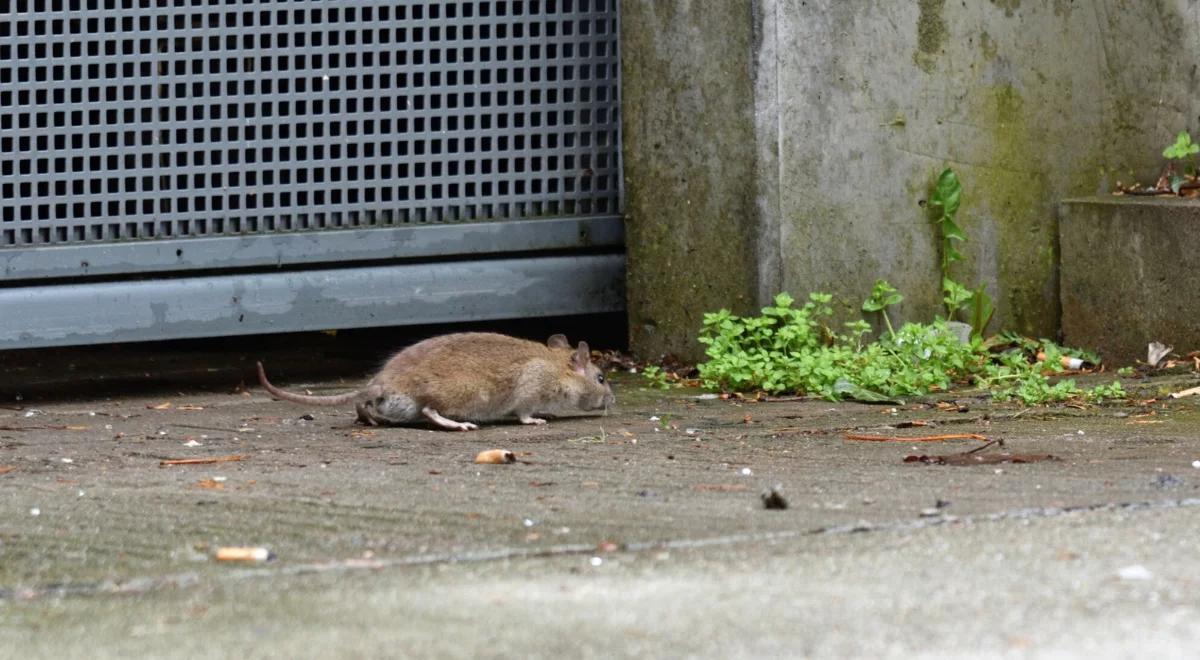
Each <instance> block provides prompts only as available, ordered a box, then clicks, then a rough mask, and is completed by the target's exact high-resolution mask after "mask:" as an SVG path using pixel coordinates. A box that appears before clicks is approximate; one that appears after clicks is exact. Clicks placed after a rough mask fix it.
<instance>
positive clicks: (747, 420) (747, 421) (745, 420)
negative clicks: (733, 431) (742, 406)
mask: <svg viewBox="0 0 1200 660" xmlns="http://www.w3.org/2000/svg"><path fill="white" fill-rule="evenodd" d="M753 422H754V419H753V418H751V417H750V413H746V415H745V416H744V417H742V423H743V424H751V423H753Z"/></svg>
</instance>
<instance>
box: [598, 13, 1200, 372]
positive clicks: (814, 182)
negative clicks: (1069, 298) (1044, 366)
mask: <svg viewBox="0 0 1200 660" xmlns="http://www.w3.org/2000/svg"><path fill="white" fill-rule="evenodd" d="M621 10H622V39H623V43H622V53H623V75H624V81H623V94H624V100H625V106H624V131H625V151H624V157H625V165H626V177H627V179H626V191H627V197H626V202H627V203H626V211H627V216H628V223H627V224H628V228H629V234H628V235H629V253H630V278H629V295H630V322H631V326H632V330H631V340H632V343H633V347H634V349H635V350H636V351H638V352H640V353H643V354H655V353H660V352H667V351H669V352H676V353H679V354H682V355H687V356H690V357H697V356H698V355H699V350H698V349H699V347H698V345H697V344H696V343H695V342H694V336H695V334H696V329H697V327H698V325H699V323H698V318H699V316H700V315H701V314H702V313H703V312H704V311H708V310H711V309H715V308H717V307H722V306H725V307H734V308H737V309H743V310H744V309H746V308H753V307H755V306H757V305H759V304H761V303H763V302H765V301H766V300H767V299H768V298H769V296H770V294H772V293H774V292H775V291H777V290H787V291H789V292H791V293H792V294H793V295H795V296H796V297H797V298H800V297H802V296H804V295H805V294H806V293H807V292H808V291H810V290H823V291H829V292H832V293H834V294H835V295H836V296H837V300H838V301H839V303H840V309H841V310H842V311H843V313H844V314H846V315H847V316H851V315H854V314H856V312H855V311H854V310H856V309H857V307H858V305H859V303H860V302H861V300H862V299H863V298H864V297H865V296H866V294H867V292H868V291H869V289H870V287H871V284H872V283H873V282H874V280H875V279H876V278H878V277H884V278H887V279H888V280H890V281H891V282H892V283H893V284H894V285H896V286H897V287H898V288H899V289H900V290H901V291H902V292H903V293H904V294H905V295H906V296H907V298H906V301H905V302H904V304H903V306H902V309H901V310H900V312H901V316H902V317H904V318H908V319H928V318H930V317H932V316H933V315H934V314H936V313H938V311H939V309H940V291H939V277H938V274H937V263H938V256H937V238H936V235H935V233H934V230H933V227H932V226H931V224H930V223H929V221H928V217H927V216H926V213H925V209H924V202H925V200H926V198H927V195H928V191H929V187H930V185H931V183H932V182H933V180H934V178H935V177H936V175H937V173H938V172H939V171H940V170H941V169H942V168H944V167H946V166H951V167H954V168H955V169H956V170H957V172H958V174H959V176H960V178H961V180H962V182H963V186H964V198H963V199H964V202H963V209H962V211H961V212H960V216H959V218H960V224H961V225H962V226H963V227H964V229H965V230H966V232H967V234H968V236H969V238H970V241H969V243H968V244H967V245H966V246H965V247H964V249H963V252H964V253H965V254H966V255H967V260H966V261H965V262H964V263H960V264H958V265H957V266H956V268H957V270H956V275H957V277H958V279H959V280H960V281H962V282H964V283H965V284H969V285H971V284H975V283H977V282H986V283H987V284H988V289H989V291H990V293H991V294H992V296H993V298H995V299H996V302H997V306H998V313H997V317H996V321H995V323H994V324H993V326H992V330H999V329H1002V328H1005V329H1013V330H1018V331H1021V332H1025V333H1028V334H1032V335H1037V336H1053V335H1054V334H1056V333H1057V331H1058V327H1059V306H1060V303H1059V299H1058V281H1057V250H1058V248H1057V244H1056V235H1057V219H1056V214H1055V207H1056V204H1057V202H1058V201H1059V200H1060V199H1062V198H1064V197H1069V196H1077V195H1086V194H1091V193H1095V192H1100V191H1105V190H1108V189H1109V188H1110V187H1111V185H1112V184H1113V183H1114V182H1115V181H1116V180H1121V179H1123V180H1130V179H1132V178H1134V177H1135V175H1136V176H1141V177H1142V178H1151V177H1153V176H1154V175H1155V174H1156V170H1157V168H1158V167H1159V166H1160V164H1161V159H1160V156H1159V153H1160V152H1161V150H1162V148H1163V146H1165V145H1166V144H1167V143H1168V142H1170V141H1171V139H1172V138H1173V136H1174V134H1175V133H1176V132H1177V131H1179V130H1180V129H1183V128H1191V129H1193V131H1194V130H1195V129H1196V128H1197V123H1198V118H1197V113H1198V111H1200V95H1198V94H1197V91H1200V89H1198V84H1197V75H1198V74H1197V71H1196V68H1195V67H1194V66H1193V60H1194V59H1195V57H1194V56H1195V54H1196V53H1200V2H1198V1H1197V0H1161V1H1150V0H1146V1H1138V2H1132V1H1130V0H1089V1H1088V2H1071V1H1070V0H1044V1H1039V2H1033V1H1032V0H1026V1H1024V2H1022V1H1021V0H991V1H988V2H984V1H982V0H981V1H979V2H966V3H963V2H953V1H950V2H947V1H946V0H915V1H911V2H868V1H866V0H808V1H807V2H798V1H790V2H785V1H783V0H745V1H742V2H736V1H734V0H729V1H722V2H703V3H702V2H699V1H692V2H689V1H687V0H624V1H623V2H622V4H621ZM697 202H699V203H697ZM698 232H704V233H706V234H705V236H703V237H701V236H699V235H698ZM708 232H712V233H715V234H716V235H708V234H707V233H708ZM664 271H670V272H671V274H670V275H664ZM684 273H686V274H684ZM693 287H699V290H700V293H699V294H697V293H696V289H694V288H693ZM747 296H749V298H750V299H748V298H747ZM684 310H687V311H684ZM645 328H653V333H650V332H647V331H645V330H644V329H645Z"/></svg>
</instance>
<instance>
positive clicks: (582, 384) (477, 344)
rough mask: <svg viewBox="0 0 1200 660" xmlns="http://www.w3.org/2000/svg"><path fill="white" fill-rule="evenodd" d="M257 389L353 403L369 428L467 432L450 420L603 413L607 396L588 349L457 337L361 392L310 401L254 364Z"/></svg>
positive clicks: (562, 341)
mask: <svg viewBox="0 0 1200 660" xmlns="http://www.w3.org/2000/svg"><path fill="white" fill-rule="evenodd" d="M259 382H260V383H262V385H263V387H264V388H266V389H267V391H268V392H270V393H271V394H273V395H274V396H276V397H277V398H280V399H284V400H287V401H293V402H296V403H302V404H306V405H344V404H347V403H351V402H353V403H355V407H356V409H357V410H358V414H359V420H360V421H362V422H365V423H368V424H394V423H408V422H413V421H418V420H419V419H421V418H422V417H425V418H428V419H430V420H431V421H433V422H434V423H436V424H438V425H440V426H443V427H446V428H459V429H461V430H467V428H473V427H474V425H473V424H469V423H463V422H459V421H456V420H473V421H495V420H499V419H505V418H511V417H516V418H517V419H520V420H521V421H522V422H524V423H527V424H540V423H543V422H544V420H540V419H537V418H536V417H533V415H535V414H550V415H561V414H571V413H580V412H593V411H598V410H606V409H607V408H608V406H609V405H611V404H612V403H613V402H614V397H613V394H612V390H611V389H610V388H609V386H608V384H607V383H606V382H604V381H603V375H602V374H601V372H600V370H599V369H598V368H597V367H596V366H595V365H593V364H592V363H591V360H590V357H589V355H588V350H587V344H585V343H583V342H580V344H579V347H578V348H576V349H571V348H570V344H569V343H567V340H566V337H563V336H562V335H554V336H553V337H551V338H550V339H549V341H548V342H547V343H546V344H539V343H537V342H533V341H528V340H525V339H517V338H515V337H508V336H505V335H499V334H492V333H457V334H450V335H443V336H440V337H434V338H431V339H426V340H425V341H422V342H419V343H417V344H414V345H413V346H410V347H408V348H406V349H404V350H403V351H401V352H399V353H397V354H396V355H395V356H393V357H392V358H391V359H390V360H388V361H387V363H386V364H384V366H383V368H382V369H380V370H379V373H377V374H376V375H375V377H374V378H372V379H371V381H370V382H369V383H368V384H367V386H366V387H365V388H363V389H361V390H357V391H355V392H348V393H346V394H340V395H334V396H327V397H321V396H309V395H302V394H294V393H291V392H286V391H284V390H280V389H279V388H277V387H275V386H274V385H271V384H270V382H269V381H267V378H266V373H265V371H263V369H262V366H261V364H260V365H259Z"/></svg>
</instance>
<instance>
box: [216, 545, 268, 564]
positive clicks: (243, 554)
mask: <svg viewBox="0 0 1200 660" xmlns="http://www.w3.org/2000/svg"><path fill="white" fill-rule="evenodd" d="M270 558H271V551H270V550H268V549H266V548H236V547H235V548H217V561H266V560H268V559H270Z"/></svg>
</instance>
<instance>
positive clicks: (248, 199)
mask: <svg viewBox="0 0 1200 660" xmlns="http://www.w3.org/2000/svg"><path fill="white" fill-rule="evenodd" d="M4 4H5V5H6V6H7V7H8V8H7V9H4V10H0V148H2V149H3V154H4V158H3V162H2V164H0V193H2V199H0V204H2V205H3V206H2V214H0V248H3V247H11V246H35V245H45V244H61V243H81V242H95V241H125V240H134V239H146V238H185V237H194V236H218V235H237V234H247V233H272V232H285V231H300V230H322V229H334V228H339V227H371V226H391V225H398V224H406V223H445V222H455V221H480V220H519V219H524V218H533V217H544V216H555V217H564V216H582V215H595V214H607V213H615V212H616V211H617V204H618V177H619V171H618V156H617V154H618V122H619V120H618V117H617V72H618V63H617V18H616V12H617V10H616V0H528V1H526V0H521V1H493V2H395V1H393V2H350V1H346V2H329V1H317V2H313V1H285V2H267V1H246V0H243V1H240V2H239V1H235V0H223V1H218V0H207V1H205V0H26V1H22V0H10V1H9V2H6V3H4Z"/></svg>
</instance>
